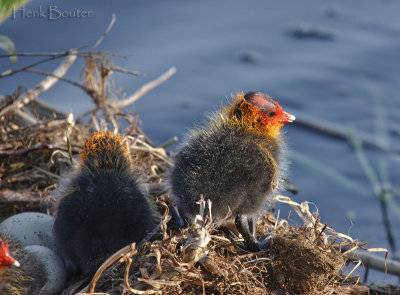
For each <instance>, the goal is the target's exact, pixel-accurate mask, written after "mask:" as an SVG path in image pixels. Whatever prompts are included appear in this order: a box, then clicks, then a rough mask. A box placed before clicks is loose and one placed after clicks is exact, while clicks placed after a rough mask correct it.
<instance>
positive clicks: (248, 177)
mask: <svg viewBox="0 0 400 295" xmlns="http://www.w3.org/2000/svg"><path fill="white" fill-rule="evenodd" d="M294 119H295V117H294V116H292V115H290V114H288V113H286V112H284V111H283V109H282V107H281V106H280V105H279V103H278V102H276V101H274V100H273V99H272V98H271V97H269V96H268V95H265V94H263V93H260V92H249V93H247V94H244V93H239V94H237V96H236V99H235V100H234V101H233V102H232V104H231V105H230V106H229V107H227V108H223V109H222V110H221V111H220V112H218V113H216V114H215V115H214V116H212V118H211V122H210V123H209V124H208V125H206V126H203V127H200V128H198V129H196V130H194V131H193V132H192V135H191V136H190V137H189V139H188V140H187V141H186V142H185V143H184V144H183V146H182V148H181V149H180V151H179V152H178V153H177V154H176V156H175V160H174V167H173V168H172V171H171V175H170V184H171V189H172V198H173V199H175V201H176V203H177V206H178V209H179V211H180V212H181V213H182V215H183V216H184V217H185V218H186V219H187V220H188V222H189V223H192V222H193V221H194V217H195V215H196V214H198V210H199V208H198V207H199V206H198V204H197V202H198V201H199V199H200V197H201V196H203V197H204V199H210V200H211V201H212V209H211V210H212V217H213V220H214V221H216V222H218V221H221V220H224V219H225V218H226V216H228V214H229V210H230V211H231V213H232V214H231V217H232V218H235V223H236V227H237V228H238V230H239V232H240V233H241V234H242V236H243V238H244V240H245V242H246V246H247V249H248V250H251V251H259V250H260V249H261V248H263V249H265V248H267V247H268V241H267V240H265V241H264V242H263V243H264V244H260V243H259V242H258V241H257V240H256V238H255V236H254V230H255V225H254V220H253V217H254V216H255V215H256V214H257V213H258V212H260V211H261V210H262V208H263V207H264V205H265V203H266V201H267V200H268V198H270V197H271V196H272V195H273V194H274V192H276V191H277V189H278V188H279V187H280V182H281V181H282V179H283V173H284V170H285V165H284V157H283V156H284V155H283V154H284V149H285V144H284V139H283V137H282V136H281V133H280V128H281V127H282V126H283V125H284V124H285V123H288V122H292V121H293V120H294ZM251 223H253V224H252V225H251V227H252V230H251V232H250V229H249V225H250V224H251Z"/></svg>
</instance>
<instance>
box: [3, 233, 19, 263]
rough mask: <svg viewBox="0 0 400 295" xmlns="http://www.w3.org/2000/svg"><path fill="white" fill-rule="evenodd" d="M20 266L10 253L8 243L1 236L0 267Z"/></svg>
mask: <svg viewBox="0 0 400 295" xmlns="http://www.w3.org/2000/svg"><path fill="white" fill-rule="evenodd" d="M10 266H16V267H19V263H18V261H17V260H15V259H14V258H13V257H12V256H11V255H10V250H9V249H8V244H7V243H6V241H4V240H3V239H2V238H0V267H10Z"/></svg>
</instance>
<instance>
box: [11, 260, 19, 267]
mask: <svg viewBox="0 0 400 295" xmlns="http://www.w3.org/2000/svg"><path fill="white" fill-rule="evenodd" d="M11 266H13V267H20V266H21V264H19V262H18V261H17V260H15V261H14V263H13V264H11Z"/></svg>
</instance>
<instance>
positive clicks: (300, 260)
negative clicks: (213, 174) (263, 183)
mask: <svg viewBox="0 0 400 295" xmlns="http://www.w3.org/2000/svg"><path fill="white" fill-rule="evenodd" d="M277 200H278V201H282V202H287V203H290V204H291V205H292V206H297V207H298V208H302V210H305V211H304V212H306V214H307V215H306V217H305V216H303V217H305V218H306V219H308V221H309V222H308V223H307V224H305V225H303V226H299V227H295V226H292V225H288V223H287V221H286V220H280V221H279V220H276V219H274V218H273V217H272V216H271V215H268V214H266V215H264V216H263V217H262V218H260V220H259V221H258V224H257V232H258V233H259V234H261V233H265V232H269V233H271V234H272V236H273V238H272V246H271V249H270V250H269V251H268V252H259V253H248V252H246V251H244V250H242V249H241V248H240V247H238V245H237V242H239V241H240V239H239V238H238V237H237V236H235V233H232V232H231V231H230V230H229V228H227V227H221V226H220V227H218V226H216V225H215V224H213V223H212V222H211V221H210V220H209V219H208V220H207V218H204V217H201V216H200V217H199V218H198V222H197V223H196V224H194V225H192V226H191V227H188V228H185V229H184V230H177V229H176V228H175V227H174V225H173V223H171V222H170V216H169V214H168V206H167V203H168V197H166V196H163V197H162V198H160V199H158V201H157V204H158V208H159V210H160V212H162V213H163V218H162V222H161V225H160V227H159V228H158V230H157V231H155V232H154V233H152V234H151V236H150V237H149V239H148V240H147V241H145V242H143V243H141V244H139V245H137V247H135V245H131V246H128V247H126V248H124V249H122V250H121V251H119V252H118V253H116V254H115V255H114V256H113V257H111V258H110V259H109V260H108V261H107V262H106V263H105V264H104V265H103V266H102V267H100V269H99V271H98V273H97V274H96V275H95V277H94V279H93V280H92V283H91V284H90V285H89V286H88V287H87V288H85V289H84V290H82V291H81V292H89V293H91V292H93V291H94V290H96V292H104V293H106V294H124V293H126V294H335V292H336V291H335V290H336V286H337V285H338V284H339V285H343V282H342V281H343V279H342V277H341V276H339V275H338V272H339V270H340V269H341V268H342V267H343V266H344V264H345V260H346V258H345V256H343V254H342V253H341V251H340V248H341V246H342V245H348V244H349V243H350V244H351V243H353V242H352V241H351V238H350V237H346V236H344V235H341V234H337V233H336V232H334V231H333V230H332V229H329V228H328V227H326V226H325V225H322V224H320V223H319V217H318V214H317V213H314V215H313V214H311V213H310V212H309V210H308V206H307V204H306V203H303V204H296V203H294V202H292V201H291V200H290V199H288V198H284V197H279V198H278V199H277ZM203 206H204V205H203ZM200 211H201V212H202V210H200ZM299 213H300V214H301V212H300V211H299ZM111 265H112V266H111ZM109 266H111V267H110V268H109V269H108V270H105V268H106V267H109ZM100 275H101V278H100V280H99V281H97V280H98V279H99V277H100ZM349 285H353V284H350V283H349ZM70 291H71V290H70ZM343 294H351V293H343Z"/></svg>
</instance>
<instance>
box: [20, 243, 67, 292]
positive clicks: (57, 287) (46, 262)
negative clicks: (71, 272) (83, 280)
mask: <svg viewBox="0 0 400 295" xmlns="http://www.w3.org/2000/svg"><path fill="white" fill-rule="evenodd" d="M24 250H25V251H26V252H27V253H28V254H30V255H32V256H34V257H36V258H37V259H39V260H40V261H41V262H42V263H43V266H44V269H45V272H46V274H45V275H46V285H45V286H44V288H43V289H42V292H41V293H40V294H41V295H52V294H59V293H60V291H61V290H62V289H63V288H64V286H65V283H66V273H65V268H64V264H63V262H62V261H61V259H60V258H59V257H58V256H57V254H55V253H54V252H53V251H52V250H50V249H49V248H47V247H43V246H38V245H34V246H27V247H25V248H24Z"/></svg>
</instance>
